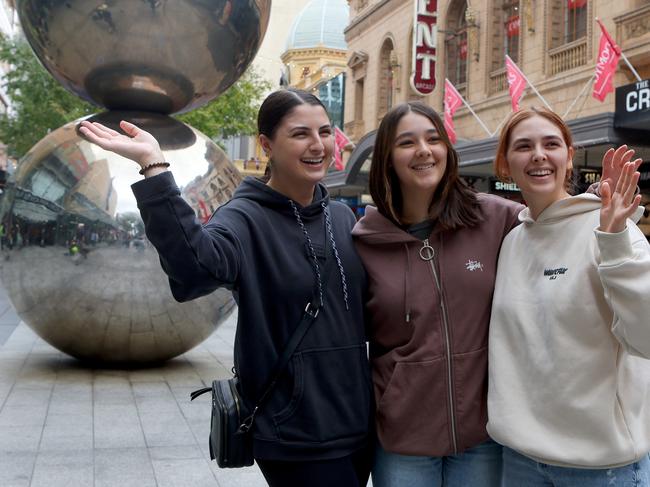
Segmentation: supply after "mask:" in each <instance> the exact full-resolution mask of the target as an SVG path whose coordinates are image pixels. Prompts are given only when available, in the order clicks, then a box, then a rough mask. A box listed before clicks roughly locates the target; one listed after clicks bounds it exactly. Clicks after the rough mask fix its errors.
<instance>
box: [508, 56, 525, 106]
mask: <svg viewBox="0 0 650 487" xmlns="http://www.w3.org/2000/svg"><path fill="white" fill-rule="evenodd" d="M506 76H507V78H508V87H509V90H510V100H511V101H512V110H513V111H514V112H516V111H517V110H519V100H520V99H521V95H523V94H524V90H525V89H526V84H527V81H526V77H525V76H524V73H522V72H521V70H520V69H519V66H517V65H516V64H515V62H514V61H513V60H512V59H510V56H508V55H507V54H506Z"/></svg>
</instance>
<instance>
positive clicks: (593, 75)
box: [562, 74, 596, 119]
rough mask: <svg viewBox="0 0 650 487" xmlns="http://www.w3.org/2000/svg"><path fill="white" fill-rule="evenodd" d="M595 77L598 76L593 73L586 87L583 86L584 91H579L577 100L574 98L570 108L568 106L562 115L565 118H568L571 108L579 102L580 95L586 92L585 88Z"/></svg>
mask: <svg viewBox="0 0 650 487" xmlns="http://www.w3.org/2000/svg"><path fill="white" fill-rule="evenodd" d="M595 77H596V75H595V74H592V75H591V78H589V80H588V81H587V83H586V84H585V85H584V87H583V88H582V91H580V93H579V94H578V96H577V97H576V98H575V100H573V102H571V105H569V108H567V110H566V112H564V115H562V119H565V118H566V116H567V115H568V114H569V112H570V111H571V109H572V108H573V106H574V105H575V104H576V103H577V102H578V100H579V99H580V97H582V94H583V93H584V92H585V90H586V89H587V87H588V86H589V85H590V84H591V82H592V81H593V80H594V78H595Z"/></svg>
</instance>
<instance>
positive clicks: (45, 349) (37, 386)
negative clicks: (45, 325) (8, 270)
mask: <svg viewBox="0 0 650 487" xmlns="http://www.w3.org/2000/svg"><path fill="white" fill-rule="evenodd" d="M234 329H235V315H234V314H233V315H232V316H231V318H230V319H228V320H227V321H226V322H225V323H224V324H223V325H222V326H221V327H219V329H218V330H217V331H216V332H215V333H214V334H213V335H212V336H211V337H210V338H209V339H208V340H206V341H205V342H204V343H203V344H201V345H199V346H198V347H196V348H194V349H193V350H191V351H189V352H187V353H185V354H183V355H182V356H180V357H178V358H176V359H174V360H171V361H169V362H168V363H166V364H165V365H164V366H162V367H158V368H151V369H144V370H115V369H89V368H85V367H84V366H82V365H81V364H80V363H79V362H78V361H76V360H74V359H71V358H69V357H68V356H66V355H64V354H62V353H61V352H59V351H57V350H56V349H54V348H52V347H51V346H50V345H48V344H47V343H45V342H44V341H43V340H41V339H40V338H38V337H37V336H36V335H35V334H34V333H33V332H32V331H31V329H29V328H28V327H27V326H26V325H25V324H24V323H20V321H19V318H18V317H17V316H16V315H15V312H14V311H13V308H12V307H11V305H10V304H9V302H8V299H7V297H6V295H5V294H4V290H0V486H2V487H19V486H31V487H41V486H46V487H57V486H65V487H73V486H80V487H105V486H106V487H108V486H111V487H112V486H115V487H128V486H138V487H146V486H160V487H163V486H164V487H167V486H169V487H176V486H192V487H197V486H201V487H203V486H219V487H235V486H237V487H256V486H264V485H266V484H265V482H264V481H263V478H262V476H261V474H260V473H259V471H258V470H257V468H256V467H251V468H247V469H235V470H221V469H219V468H218V467H217V466H216V464H215V463H214V462H211V461H210V459H209V454H208V449H207V434H208V428H209V424H210V418H209V415H210V401H209V396H208V395H205V396H201V398H199V399H197V400H196V401H195V402H193V403H190V401H189V393H190V391H192V390H194V389H197V388H199V387H202V386H204V384H209V383H210V382H211V381H212V380H213V379H214V378H220V377H227V376H228V375H229V372H228V371H229V370H230V368H231V365H232V343H233V337H234Z"/></svg>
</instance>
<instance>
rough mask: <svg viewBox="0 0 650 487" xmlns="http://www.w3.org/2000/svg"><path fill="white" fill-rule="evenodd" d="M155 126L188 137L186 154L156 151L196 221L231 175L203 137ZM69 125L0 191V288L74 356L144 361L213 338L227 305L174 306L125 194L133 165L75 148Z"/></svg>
mask: <svg viewBox="0 0 650 487" xmlns="http://www.w3.org/2000/svg"><path fill="white" fill-rule="evenodd" d="M113 115H115V116H117V117H120V116H121V117H123V118H128V115H130V114H128V113H123V114H119V113H118V114H113ZM131 115H132V114H131ZM138 116H139V117H145V115H144V114H139V115H138ZM100 118H101V115H100ZM162 118H164V117H162ZM162 118H161V117H160V116H157V117H154V119H152V120H151V121H150V124H152V125H155V126H162V127H163V128H164V130H166V131H168V132H169V133H171V134H174V133H176V134H187V131H189V132H191V137H189V139H188V138H187V137H186V136H184V137H182V138H183V139H184V140H185V141H186V142H187V141H188V140H190V141H191V142H190V145H187V146H185V147H184V148H182V149H176V150H166V151H165V152H164V154H165V159H166V160H168V161H170V162H171V163H172V166H171V170H172V171H173V173H174V177H175V178H176V181H177V183H178V185H179V186H180V187H181V190H182V194H183V197H184V198H185V199H186V200H187V201H188V202H189V203H190V204H191V205H192V206H193V208H194V209H195V211H196V213H197V215H198V217H199V218H200V219H202V220H206V219H207V218H209V216H210V215H211V214H212V212H213V211H214V210H215V209H216V208H217V207H218V206H219V205H221V204H223V203H225V202H226V201H227V200H229V199H230V197H231V196H232V193H233V192H234V190H235V188H236V186H237V185H238V184H239V182H240V179H241V178H240V175H239V173H238V172H237V169H236V168H235V167H234V165H233V164H232V162H230V161H229V160H228V159H227V157H226V155H225V154H224V153H223V151H222V150H221V149H220V148H219V147H218V146H216V145H215V144H214V143H213V142H212V141H211V140H210V139H208V138H207V137H206V136H205V135H203V134H201V133H200V132H198V131H196V130H194V129H192V128H191V127H189V126H187V125H184V124H181V123H180V122H177V121H174V120H172V119H169V123H164V121H163V120H162ZM181 125H182V127H181ZM76 126H77V122H72V123H69V124H66V125H64V126H63V127H61V128H59V129H57V130H55V131H53V132H52V133H50V134H48V135H47V136H46V137H45V138H43V139H42V140H41V141H40V142H39V143H38V144H36V145H35V146H34V147H33V148H32V149H31V150H30V151H29V152H28V153H27V155H26V156H25V157H24V159H23V160H22V161H21V163H20V164H19V166H18V169H17V170H16V173H15V174H14V176H13V177H12V179H11V180H10V181H9V182H8V183H7V186H6V190H5V194H4V198H3V200H2V203H1V205H0V218H1V221H2V223H3V224H4V228H5V236H4V237H3V238H2V247H3V251H2V254H3V256H4V259H5V260H3V262H2V266H1V269H0V277H1V278H2V281H3V284H4V285H5V287H6V289H7V291H8V293H9V297H10V299H11V301H12V303H13V305H14V306H15V308H16V311H17V312H18V314H19V315H20V317H21V318H22V319H23V320H24V321H25V322H26V323H27V324H28V325H29V326H30V327H31V328H32V329H33V330H34V331H36V333H37V334H38V335H39V336H41V337H42V338H43V339H44V340H46V341H47V342H48V343H50V344H51V345H53V346H55V347H56V348H58V349H59V350H62V351H63V352H66V353H68V354H70V355H72V356H74V357H77V358H80V359H87V360H93V361H100V362H113V363H116V362H122V363H150V362H157V361H163V360H167V359H169V358H172V357H174V356H177V355H179V354H181V353H183V352H185V351H187V350H189V349H190V348H192V347H193V346H195V345H197V344H198V343H200V342H201V341H203V340H204V339H205V338H207V337H208V336H209V335H210V334H211V333H212V332H213V331H214V329H215V328H216V327H217V326H218V324H219V323H220V322H221V321H222V320H223V319H224V318H225V317H226V316H227V315H228V314H229V313H230V311H232V309H233V307H234V302H233V300H232V296H231V294H230V292H229V291H226V290H217V291H216V292H214V293H212V294H210V295H209V296H205V297H203V298H199V299H196V300H194V301H192V302H189V303H177V302H176V301H175V300H174V299H173V297H172V295H171V292H170V290H169V284H168V280H167V276H166V275H165V274H164V272H163V271H162V269H161V267H160V262H159V259H158V254H157V253H156V250H155V249H154V248H153V247H152V246H151V244H150V243H149V242H148V241H147V240H146V237H144V232H143V229H144V225H143V223H142V220H141V219H140V216H139V213H138V209H137V206H136V202H135V198H134V196H133V193H132V191H131V188H130V185H131V184H132V183H134V182H136V181H138V180H140V179H141V178H142V176H140V175H139V174H138V166H137V165H136V164H135V163H134V162H132V161H129V160H127V159H124V158H122V157H120V156H117V155H115V154H112V153H109V152H106V151H104V150H102V149H101V148H99V147H97V146H95V145H93V144H91V143H89V142H87V141H85V140H84V139H82V138H81V137H79V136H78V135H77V132H76ZM163 145H164V144H163ZM173 145H174V144H172V146H173Z"/></svg>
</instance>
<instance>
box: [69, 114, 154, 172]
mask: <svg viewBox="0 0 650 487" xmlns="http://www.w3.org/2000/svg"><path fill="white" fill-rule="evenodd" d="M120 128H121V129H122V130H124V132H125V133H126V135H124V134H121V133H119V132H117V131H115V130H113V129H110V128H108V127H106V126H105V125H102V124H101V123H97V122H88V121H83V122H81V124H80V126H79V132H80V133H81V134H82V135H83V136H84V137H85V138H86V139H88V140H89V141H90V142H93V143H94V144H97V145H98V146H99V147H101V148H102V149H106V150H108V151H111V152H115V153H116V154H119V155H120V156H122V157H126V158H127V159H131V160H133V161H135V162H137V163H138V164H139V165H140V166H142V167H144V166H146V165H147V164H151V163H153V162H161V161H163V160H164V157H163V154H162V151H161V150H160V145H159V144H158V141H157V140H156V139H155V137H154V136H153V135H151V134H150V133H149V132H147V131H145V130H142V129H141V128H139V127H137V126H136V125H133V124H132V123H129V122H126V121H124V120H122V121H121V122H120Z"/></svg>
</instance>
